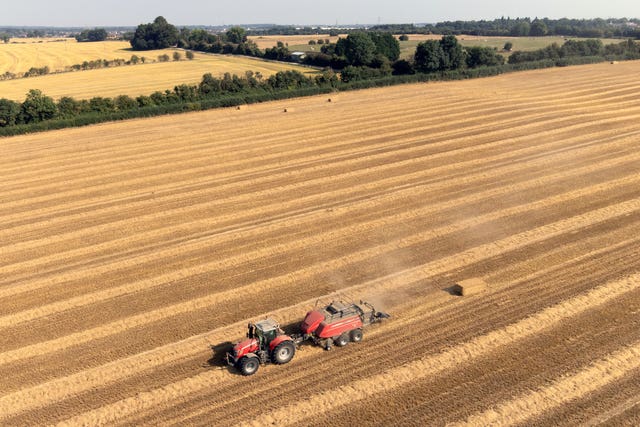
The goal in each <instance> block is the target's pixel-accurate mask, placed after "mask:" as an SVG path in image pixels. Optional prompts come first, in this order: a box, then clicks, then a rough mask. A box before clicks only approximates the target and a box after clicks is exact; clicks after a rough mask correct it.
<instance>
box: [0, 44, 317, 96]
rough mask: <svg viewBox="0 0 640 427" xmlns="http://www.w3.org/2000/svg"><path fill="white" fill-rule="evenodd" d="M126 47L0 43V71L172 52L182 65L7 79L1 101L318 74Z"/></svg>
mask: <svg viewBox="0 0 640 427" xmlns="http://www.w3.org/2000/svg"><path fill="white" fill-rule="evenodd" d="M45 40H46V39H45ZM67 40H68V39H67ZM65 46H66V48H65ZM128 47H130V45H129V43H128V42H109V41H106V42H96V43H76V42H75V40H74V41H70V40H68V41H67V42H46V43H24V44H0V70H3V65H4V66H5V67H6V66H9V67H14V69H16V70H21V71H22V72H24V71H26V70H28V69H29V68H30V67H43V66H45V65H48V66H49V67H50V69H51V70H52V71H54V70H59V69H63V68H64V67H66V66H70V65H73V64H81V63H82V62H83V61H90V60H95V59H109V60H110V59H116V58H123V59H126V60H129V59H130V58H131V55H134V54H135V55H137V56H139V57H142V56H144V57H146V58H147V59H149V60H150V61H156V60H157V57H158V56H159V55H163V54H167V55H169V57H172V55H173V52H174V51H178V52H180V53H181V55H182V58H183V60H181V61H177V62H176V61H171V62H154V63H149V62H148V63H145V64H138V65H128V66H127V65H125V66H120V67H109V68H101V69H96V70H87V71H75V72H66V73H60V74H49V75H45V76H38V77H29V78H21V79H14V80H4V81H0V98H8V99H13V100H16V101H22V100H24V98H25V95H26V93H27V92H28V91H29V90H30V89H40V90H41V91H42V92H43V93H45V94H46V95H48V96H51V97H53V98H54V99H59V98H61V97H63V96H71V97H73V98H76V99H88V98H93V97H95V96H109V97H115V96H118V95H129V96H134V97H135V96H138V95H149V94H151V93H153V92H155V91H162V92H163V91H165V90H166V89H173V87H174V86H176V85H179V84H183V83H185V84H196V83H199V82H200V80H202V76H203V74H205V73H211V74H213V75H214V76H216V77H218V76H221V75H223V74H224V73H226V72H228V73H231V74H237V75H244V74H245V72H246V71H253V72H260V73H261V74H262V75H263V76H265V77H268V76H270V75H272V74H275V73H277V72H278V71H283V70H291V69H295V70H298V71H300V72H302V73H311V74H312V73H315V72H316V70H315V69H312V68H307V67H301V66H297V65H295V64H286V63H281V62H273V61H263V60H260V59H256V58H249V57H245V56H238V55H213V54H206V53H200V52H195V53H194V54H195V58H194V59H193V60H190V61H189V60H186V59H184V57H185V53H184V51H182V50H180V49H164V50H152V51H144V52H134V51H130V50H127V48H128ZM3 49H4V50H3ZM3 55H4V56H3ZM12 55H13V56H12ZM7 58H10V59H7ZM0 74H1V73H0Z"/></svg>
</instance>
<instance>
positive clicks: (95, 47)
mask: <svg viewBox="0 0 640 427" xmlns="http://www.w3.org/2000/svg"><path fill="white" fill-rule="evenodd" d="M167 52H169V56H171V54H172V51H171V50H170V49H166V50H148V51H144V52H134V51H132V50H131V44H130V43H129V42H126V41H103V42H91V43H78V42H76V39H74V38H56V39H52V38H43V39H11V40H10V43H8V44H4V43H3V44H0V74H3V73H5V72H7V71H8V72H11V73H16V74H17V73H24V72H26V71H27V70H29V68H31V67H36V68H40V67H44V66H47V67H49V68H50V70H51V72H54V71H62V70H64V69H65V68H66V67H70V66H72V65H75V64H82V63H83V62H84V61H93V60H96V59H106V60H113V59H118V58H121V59H125V60H129V59H130V58H131V55H138V56H144V57H146V58H147V59H149V61H155V60H156V58H157V57H158V55H162V54H164V53H167Z"/></svg>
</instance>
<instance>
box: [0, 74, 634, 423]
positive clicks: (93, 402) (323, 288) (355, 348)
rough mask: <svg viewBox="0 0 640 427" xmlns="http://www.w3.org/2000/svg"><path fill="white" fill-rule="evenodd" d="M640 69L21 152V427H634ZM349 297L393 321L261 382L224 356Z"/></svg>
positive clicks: (13, 168)
mask: <svg viewBox="0 0 640 427" xmlns="http://www.w3.org/2000/svg"><path fill="white" fill-rule="evenodd" d="M639 71H640V63H639V62H628V63H620V64H616V65H610V64H600V65H595V66H584V67H570V68H565V69H553V70H544V71H536V72H525V73H518V74H510V75H506V76H500V77H496V78H489V79H481V80H473V81H464V82H452V83H437V84H425V85H410V86H401V87H395V88H388V89H375V90H367V91H360V92H351V93H344V94H337V95H332V96H331V98H332V102H331V103H329V102H327V99H326V98H327V97H314V98H306V99H301V100H289V101H286V102H275V103H266V104H262V105H253V106H249V107H247V108H243V109H241V110H239V111H238V110H235V109H234V110H231V109H230V110H220V111H212V112H203V113H195V114H185V115H179V116H172V117H162V118H156V119H146V120H134V121H129V122H122V123H115V124H103V125H98V126H92V127H88V128H83V129H70V130H64V131H56V132H49V133H45V134H36V135H28V136H21V137H13V138H8V139H0V170H2V172H1V173H2V175H1V176H2V179H1V180H0V195H1V199H2V203H1V204H0V219H1V220H2V224H3V226H2V227H1V228H0V242H1V243H0V245H1V246H0V253H1V256H0V277H1V279H0V280H1V282H0V329H1V331H2V333H0V376H2V378H3V381H1V382H0V424H7V425H41V424H45V423H46V424H49V423H54V424H55V423H58V422H59V423H62V424H63V425H80V424H84V425H97V424H110V425H145V424H147V425H158V424H172V423H176V424H191V425H212V424H220V425H232V424H255V425H264V424H269V423H274V424H276V425H286V424H295V425H300V424H311V425H330V424H349V423H350V424H354V423H359V424H360V425H361V424H363V423H364V424H376V425H392V424H402V425H444V424H446V423H457V424H472V425H486V424H489V423H495V424H517V423H527V424H529V423H532V422H535V423H537V424H540V425H556V424H558V423H559V422H562V421H567V420H568V421H570V422H572V423H586V424H591V425H595V424H599V423H613V424H624V423H627V424H630V425H633V424H638V423H639V422H640V420H639V419H638V414H639V413H640V388H638V383H639V381H640V261H639V260H640V237H638V236H640V190H638V188H639V184H640V152H639V150H638V147H639V146H640V120H639V119H640V105H638V103H637V93H638V90H639V89H640V79H639V78H638V77H637V76H638V75H639V74H638V72H639ZM284 108H287V111H288V112H287V113H283V109H284ZM469 277H482V278H483V279H484V280H485V281H486V282H487V283H488V284H489V291H487V292H485V293H483V294H480V295H475V296H471V297H464V298H460V297H456V296H453V295H450V294H449V293H448V292H446V288H447V287H449V286H451V285H452V284H453V283H455V281H457V280H461V279H465V278H469ZM340 291H342V292H347V293H349V294H351V295H353V296H355V297H357V298H359V297H364V298H368V299H370V300H372V301H374V302H375V303H377V304H378V305H379V306H381V308H383V309H385V310H386V311H389V312H390V313H391V314H392V315H393V318H392V319H391V320H390V321H388V322H386V323H383V324H380V325H376V326H374V327H371V328H370V329H369V330H367V331H365V340H364V342H363V343H361V344H359V345H355V344H352V345H349V346H347V347H346V348H343V349H336V351H332V352H325V351H323V350H321V349H319V348H315V347H309V346H303V347H302V348H300V350H299V351H298V353H297V354H296V357H295V358H294V360H293V361H292V362H291V363H290V364H288V365H286V366H281V367H275V366H267V367H263V368H262V369H261V370H260V371H259V372H258V373H257V374H256V375H255V376H253V377H251V378H244V377H241V376H239V375H237V374H236V373H235V371H233V370H228V369H227V368H226V367H223V366H221V364H220V356H221V353H222V352H221V350H220V351H218V352H217V353H216V354H213V353H212V351H211V350H210V349H209V346H210V345H218V346H219V348H220V349H224V348H225V343H228V342H229V341H233V340H236V339H239V338H240V337H241V336H242V334H243V333H244V328H245V325H246V323H247V321H248V320H251V319H260V318H262V317H264V316H266V315H271V316H273V317H276V318H278V319H279V320H280V321H281V322H282V323H283V324H293V323H295V322H297V321H299V320H300V318H301V316H302V315H303V314H304V313H305V312H306V310H307V308H308V307H310V306H312V304H313V302H314V301H315V299H316V298H318V297H320V296H326V295H328V294H330V293H332V292H340Z"/></svg>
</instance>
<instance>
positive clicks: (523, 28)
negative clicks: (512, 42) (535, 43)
mask: <svg viewBox="0 0 640 427" xmlns="http://www.w3.org/2000/svg"><path fill="white" fill-rule="evenodd" d="M530 30H531V24H529V22H527V21H518V22H516V24H515V25H514V26H513V27H511V31H510V32H509V34H510V35H512V36H515V37H526V36H528V35H529V31H530Z"/></svg>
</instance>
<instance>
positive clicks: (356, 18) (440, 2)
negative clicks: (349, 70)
mask: <svg viewBox="0 0 640 427" xmlns="http://www.w3.org/2000/svg"><path fill="white" fill-rule="evenodd" d="M4 3H5V4H4V5H3V6H2V8H1V9H0V26H53V27H64V26H68V27H96V26H105V27H106V26H136V25H138V24H142V23H147V22H151V21H153V19H154V18H155V17H156V16H164V17H165V18H166V19H167V20H168V21H169V22H170V23H172V24H174V25H177V26H180V25H231V24H283V25H336V24H337V25H348V24H377V23H378V22H380V23H393V24H397V23H435V22H440V21H448V20H479V19H494V18H500V17H501V16H505V17H507V16H509V17H512V18H515V17H530V18H535V17H539V18H543V17H547V18H552V19H557V18H563V17H566V18H640V4H639V3H638V0H608V1H602V0H598V1H595V0H583V1H576V0H526V1H521V0H482V1H478V0H424V1H421V0H385V1H382V0H316V1H309V0H297V1H296V0H244V1H235V2H234V1H228V0H227V1H224V2H222V1H217V0H179V1H176V0H152V1H148V0H106V1H105V0H103V1H97V2H96V1H88V0H17V1H16V0H10V1H9V0H8V1H6V2H4Z"/></svg>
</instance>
